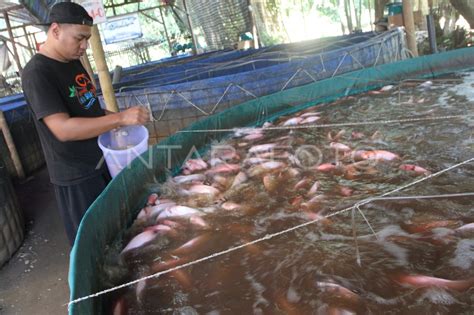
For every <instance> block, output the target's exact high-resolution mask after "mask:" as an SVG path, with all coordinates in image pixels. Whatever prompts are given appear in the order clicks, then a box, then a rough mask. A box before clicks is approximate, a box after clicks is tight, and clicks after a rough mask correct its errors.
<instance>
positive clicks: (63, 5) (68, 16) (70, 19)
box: [46, 2, 93, 26]
mask: <svg viewBox="0 0 474 315" xmlns="http://www.w3.org/2000/svg"><path fill="white" fill-rule="evenodd" d="M52 23H65V24H79V25H89V26H92V24H93V19H92V17H91V16H90V15H89V13H87V11H86V9H84V8H83V7H82V6H81V5H79V4H77V3H74V2H60V3H57V4H55V5H54V6H53V7H52V8H51V12H49V17H48V22H47V23H46V24H52Z"/></svg>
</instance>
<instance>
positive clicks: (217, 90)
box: [116, 29, 405, 120]
mask: <svg viewBox="0 0 474 315" xmlns="http://www.w3.org/2000/svg"><path fill="white" fill-rule="evenodd" d="M404 50H405V41H404V34H403V32H402V31H401V29H396V30H393V31H390V32H386V33H382V34H380V35H378V36H375V37H372V38H370V39H369V40H367V41H364V42H361V43H357V44H354V45H350V46H347V47H344V48H340V49H336V50H332V51H328V52H322V53H318V54H315V55H313V56H306V57H304V58H301V59H297V60H295V61H291V62H286V63H284V64H281V65H274V66H269V67H265V68H262V69H257V70H253V71H246V72H242V73H237V74H231V75H224V76H219V77H213V78H209V79H204V80H198V81H192V82H186V83H179V84H171V85H164V86H159V87H151V88H144V89H139V90H133V91H130V92H122V93H118V94H117V95H116V96H117V103H118V105H119V107H120V108H121V109H124V108H128V107H130V106H134V105H140V104H141V105H146V106H149V107H150V109H151V111H152V112H153V114H154V117H155V119H157V120H159V119H160V118H161V117H162V116H163V114H164V112H165V111H166V110H167V109H173V108H186V107H188V108H189V107H193V108H194V109H197V110H199V111H200V112H201V113H202V114H204V115H209V114H212V113H214V112H216V111H217V110H221V109H222V108H228V107H230V106H233V105H235V104H239V103H242V102H244V101H247V100H249V99H252V98H256V97H260V96H263V95H268V94H271V93H275V92H278V91H281V90H284V89H288V88H292V87H296V86H301V85H304V84H308V83H311V82H315V81H317V80H321V79H325V78H329V77H332V76H335V75H339V74H342V73H345V72H349V71H354V70H358V69H362V68H365V67H370V66H373V65H378V64H384V63H388V62H392V61H396V60H401V59H403V58H404V55H403V52H404Z"/></svg>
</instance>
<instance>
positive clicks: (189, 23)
mask: <svg viewBox="0 0 474 315" xmlns="http://www.w3.org/2000/svg"><path fill="white" fill-rule="evenodd" d="M183 6H184V12H186V18H187V20H188V25H189V31H190V32H191V40H192V42H193V54H194V55H197V46H196V39H195V38H194V32H193V25H192V23H191V18H190V17H189V12H188V7H187V6H186V0H183Z"/></svg>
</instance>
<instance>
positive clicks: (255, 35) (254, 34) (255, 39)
mask: <svg viewBox="0 0 474 315" xmlns="http://www.w3.org/2000/svg"><path fill="white" fill-rule="evenodd" d="M248 8H249V13H250V20H251V21H252V37H253V48H255V49H258V48H259V41H258V33H257V21H256V19H255V12H254V11H253V7H252V4H251V1H250V0H249V1H248Z"/></svg>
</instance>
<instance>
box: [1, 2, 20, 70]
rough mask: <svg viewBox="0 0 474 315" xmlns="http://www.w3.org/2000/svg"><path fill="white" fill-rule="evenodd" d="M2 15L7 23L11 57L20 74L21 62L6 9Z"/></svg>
mask: <svg viewBox="0 0 474 315" xmlns="http://www.w3.org/2000/svg"><path fill="white" fill-rule="evenodd" d="M3 17H4V19H5V24H6V25H7V29H8V36H9V37H10V41H11V43H12V46H13V57H14V58H15V62H16V66H17V67H18V72H20V75H21V73H22V71H23V68H22V67H21V63H20V56H19V55H18V51H17V50H16V45H15V40H14V37H13V32H12V26H11V24H10V18H9V16H8V12H7V11H3Z"/></svg>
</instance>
